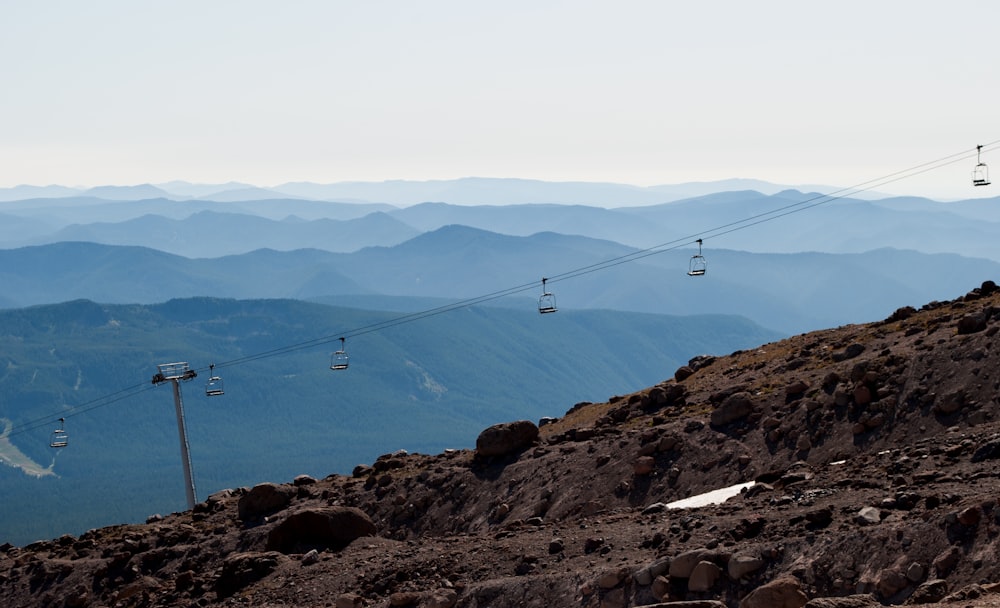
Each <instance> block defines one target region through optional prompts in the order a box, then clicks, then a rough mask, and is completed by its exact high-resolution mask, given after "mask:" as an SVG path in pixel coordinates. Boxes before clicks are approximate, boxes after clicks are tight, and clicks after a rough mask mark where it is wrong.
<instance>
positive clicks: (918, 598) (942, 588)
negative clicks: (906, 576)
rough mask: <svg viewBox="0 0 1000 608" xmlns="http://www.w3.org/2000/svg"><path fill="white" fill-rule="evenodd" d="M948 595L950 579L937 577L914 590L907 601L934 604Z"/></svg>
mask: <svg viewBox="0 0 1000 608" xmlns="http://www.w3.org/2000/svg"><path fill="white" fill-rule="evenodd" d="M946 595H948V581H946V580H944V579H940V578H937V579H934V580H931V581H927V582H926V583H924V584H923V585H920V586H919V587H917V590H916V591H914V592H913V595H911V596H910V598H909V599H908V600H907V603H908V604H933V603H935V602H940V601H941V600H942V599H944V596H946Z"/></svg>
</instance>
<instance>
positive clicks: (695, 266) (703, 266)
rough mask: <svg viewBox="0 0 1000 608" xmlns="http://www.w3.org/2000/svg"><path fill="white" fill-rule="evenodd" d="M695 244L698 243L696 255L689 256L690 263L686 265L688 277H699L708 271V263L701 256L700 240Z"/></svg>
mask: <svg viewBox="0 0 1000 608" xmlns="http://www.w3.org/2000/svg"><path fill="white" fill-rule="evenodd" d="M695 242H696V243H698V255H693V256H691V263H690V264H689V265H688V276H691V277H700V276H702V275H704V274H705V271H706V270H708V261H707V260H706V259H705V256H703V255H701V239H698V240H697V241H695Z"/></svg>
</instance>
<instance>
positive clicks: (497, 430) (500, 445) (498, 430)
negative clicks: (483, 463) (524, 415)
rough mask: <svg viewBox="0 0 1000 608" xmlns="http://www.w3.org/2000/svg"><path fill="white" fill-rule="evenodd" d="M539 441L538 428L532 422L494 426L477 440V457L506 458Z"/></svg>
mask: <svg viewBox="0 0 1000 608" xmlns="http://www.w3.org/2000/svg"><path fill="white" fill-rule="evenodd" d="M537 439H538V426H536V425H535V423H534V422H531V421H530V420H518V421H516V422H505V423H502V424H494V425H493V426H491V427H489V428H487V429H486V430H484V431H483V432H482V433H480V434H479V437H478V438H477V439H476V455H477V456H505V455H507V454H511V453H514V452H520V451H522V450H525V449H527V448H529V447H531V446H532V445H533V444H534V443H535V441H536V440H537Z"/></svg>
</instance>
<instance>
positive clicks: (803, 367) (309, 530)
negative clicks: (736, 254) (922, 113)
mask: <svg viewBox="0 0 1000 608" xmlns="http://www.w3.org/2000/svg"><path fill="white" fill-rule="evenodd" d="M998 331H1000V290H998V289H997V288H996V286H995V285H994V284H993V283H992V282H986V283H984V284H983V285H982V286H981V287H980V288H977V289H975V290H973V291H972V292H970V293H969V294H967V295H965V296H963V297H961V298H958V299H957V300H955V301H952V302H944V303H931V304H928V305H926V306H924V307H922V308H921V309H920V310H916V309H912V308H905V309H900V310H898V311H896V312H895V313H894V314H893V315H892V316H891V317H889V318H888V319H886V320H885V321H882V322H879V323H873V324H867V325H851V326H845V327H840V328H836V329H830V330H825V331H819V332H813V333H809V334H803V335H800V336H796V337H793V338H790V339H787V340H783V341H780V342H775V343H772V344H766V345H764V346H761V347H760V348H757V349H755V350H750V351H742V352H736V353H733V354H731V355H728V356H720V357H709V356H701V357H696V358H694V359H692V361H691V362H690V364H689V365H688V366H685V367H682V368H681V369H679V370H677V371H676V373H675V374H674V378H671V379H670V380H667V381H665V382H662V383H661V384H659V385H657V386H654V387H651V388H648V389H645V390H642V391H639V392H637V393H634V394H631V395H622V396H615V397H612V398H611V399H609V400H608V401H607V402H604V403H583V404H577V405H576V406H574V407H573V408H572V409H571V410H570V411H569V412H567V414H566V415H565V416H564V417H563V418H561V419H558V420H555V421H546V422H549V423H548V424H544V425H543V426H541V427H540V428H539V427H536V426H535V425H534V423H530V422H525V421H521V422H516V423H510V424H506V425H498V426H497V427H492V428H490V429H487V430H486V431H484V432H483V434H482V435H481V436H480V438H479V441H478V443H477V450H475V451H471V450H470V451H448V452H445V453H443V454H439V455H433V456H432V455H421V454H407V453H405V452H402V451H401V452H398V453H393V454H386V455H384V456H382V457H380V458H379V459H377V460H376V462H374V463H373V464H372V465H371V466H367V465H364V466H359V467H358V468H357V469H356V470H355V471H354V474H353V475H352V476H341V475H331V476H329V477H327V478H325V479H322V480H316V479H312V478H309V477H300V478H297V479H295V480H294V481H293V482H291V483H285V484H261V485H259V486H256V487H254V488H251V489H248V488H240V489H236V490H226V491H222V492H218V493H216V494H214V495H212V496H210V497H209V498H208V499H207V500H206V501H205V502H202V503H199V504H198V505H197V506H196V508H195V509H194V510H193V511H188V512H183V513H175V514H172V515H169V516H166V517H160V516H153V517H151V518H150V519H149V521H148V522H147V523H146V524H142V525H123V526H115V527H110V528H103V529H98V530H92V531H90V532H87V533H85V534H83V535H81V536H80V537H79V538H75V537H71V536H65V537H62V538H59V539H55V540H52V541H45V542H38V543H34V544H32V545H29V546H27V547H13V546H10V545H4V546H2V547H0V604H2V605H3V606H7V607H15V606H69V607H88V606H94V607H96V606H108V607H110V606H212V605H219V606H289V605H291V606H336V607H338V608H354V607H360V606H420V607H426V608H451V607H452V606H458V607H470V608H471V607H485V606H491V607H507V606H510V607H513V606H539V607H541V606H546V607H561V606H566V607H604V608H623V607H626V606H641V605H658V604H667V605H674V606H679V607H686V608H697V607H699V606H703V607H720V606H732V607H734V606H742V607H745V608H757V607H769V608H771V607H777V608H780V607H784V606H789V607H799V606H803V605H807V606H810V607H811V608H820V607H827V608H830V607H842V608H847V607H850V606H859V607H860V606H875V605H879V604H902V603H909V604H916V603H921V604H926V605H936V604H933V602H944V603H942V604H941V605H949V606H976V607H981V606H1000V593H994V591H995V589H994V587H993V586H992V583H993V582H995V581H1000V560H998V559H997V557H998V542H1000V541H998V537H1000V504H998V499H1000V479H998V476H1000V472H998V470H997V464H998V459H1000V416H998V413H1000V346H998V345H997V340H996V334H997V332H998ZM752 481H753V482H756V484H755V485H753V486H752V487H749V488H746V489H744V490H743V491H742V492H741V493H740V494H738V495H737V496H735V497H734V498H731V499H730V500H728V501H727V502H725V503H723V504H720V505H715V506H703V507H697V508H691V509H670V508H667V507H666V503H670V502H672V501H675V500H678V499H681V498H685V497H688V496H692V495H697V494H700V493H703V492H706V491H710V490H715V489H718V488H721V487H726V486H731V485H733V484H740V483H747V482H752ZM807 602H808V603H807Z"/></svg>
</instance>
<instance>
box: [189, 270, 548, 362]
mask: <svg viewBox="0 0 1000 608" xmlns="http://www.w3.org/2000/svg"><path fill="white" fill-rule="evenodd" d="M535 285H536V282H531V283H525V284H524V285H518V286H516V287H509V288H507V289H502V290H499V291H496V292H493V293H489V294H485V295H482V296H477V297H474V298H468V299H465V300H459V301H457V302H452V303H451V304H444V305H441V306H438V307H436V308H431V309H428V310H424V311H418V312H413V313H407V314H405V315H401V316H399V317H393V318H392V319H387V320H385V321H379V322H377V323H372V324H370V325H364V326H361V327H357V328H355V329H352V330H350V331H346V332H338V333H336V334H330V335H327V336H323V337H320V338H313V339H311V340H305V341H303V342H298V343H295V344H289V345H287V346H282V347H279V348H275V349H271V350H268V351H263V352H260V353H255V354H252V355H247V356H245V357H240V358H238V359H232V360H230V361H223V362H222V363H216V364H215V367H217V368H223V367H231V366H234V365H241V364H243V363H249V362H251V361H257V360H260V359H267V358H270V357H274V356H278V355H283V354H288V353H292V352H296V351H299V350H305V349H307V348H313V347H317V346H323V345H326V344H330V343H333V342H336V341H338V340H340V338H341V337H344V338H352V337H355V336H361V335H364V334H369V333H372V332H375V331H380V330H382V329H387V328H389V327H395V326H396V325H401V324H403V323H408V322H410V321H416V320H420V319H423V318H426V317H428V316H434V315H437V314H441V313H444V312H451V311H453V310H457V309H460V308H468V307H469V306H474V305H476V304H480V303H483V302H489V301H491V300H496V299H499V298H503V297H507V296H509V295H513V294H515V293H520V292H523V291H527V290H528V289H531V288H533V287H534V286H535ZM205 369H208V368H207V367H206V368H200V369H198V370H197V371H203V370H205Z"/></svg>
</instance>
